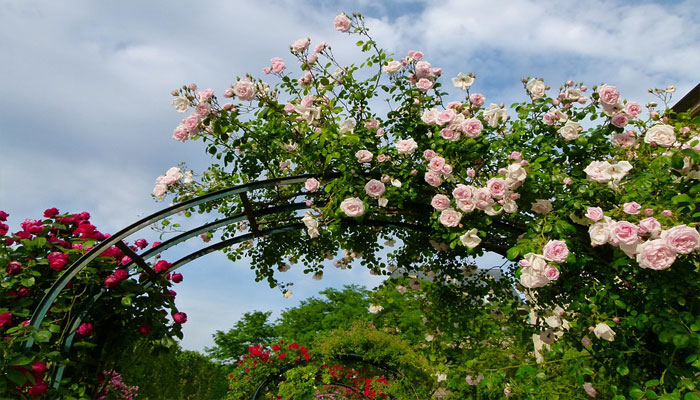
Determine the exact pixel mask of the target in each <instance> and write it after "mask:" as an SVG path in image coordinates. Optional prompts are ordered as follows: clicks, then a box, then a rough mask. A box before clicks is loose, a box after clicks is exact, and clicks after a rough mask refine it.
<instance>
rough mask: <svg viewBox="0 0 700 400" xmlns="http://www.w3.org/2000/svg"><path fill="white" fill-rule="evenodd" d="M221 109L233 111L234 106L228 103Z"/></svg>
mask: <svg viewBox="0 0 700 400" xmlns="http://www.w3.org/2000/svg"><path fill="white" fill-rule="evenodd" d="M221 108H223V109H224V110H225V111H231V110H232V109H233V104H231V103H226V104H224V105H223V107H221Z"/></svg>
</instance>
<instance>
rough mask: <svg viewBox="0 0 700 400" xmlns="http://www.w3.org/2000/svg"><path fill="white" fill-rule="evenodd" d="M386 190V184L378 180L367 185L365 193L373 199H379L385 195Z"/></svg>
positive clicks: (373, 180)
mask: <svg viewBox="0 0 700 400" xmlns="http://www.w3.org/2000/svg"><path fill="white" fill-rule="evenodd" d="M385 190H386V188H385V187H384V184H383V183H381V182H380V181H378V180H376V179H372V180H370V181H369V182H367V184H366V185H365V192H366V193H367V194H368V195H369V196H371V197H379V196H381V195H382V194H384V191H385Z"/></svg>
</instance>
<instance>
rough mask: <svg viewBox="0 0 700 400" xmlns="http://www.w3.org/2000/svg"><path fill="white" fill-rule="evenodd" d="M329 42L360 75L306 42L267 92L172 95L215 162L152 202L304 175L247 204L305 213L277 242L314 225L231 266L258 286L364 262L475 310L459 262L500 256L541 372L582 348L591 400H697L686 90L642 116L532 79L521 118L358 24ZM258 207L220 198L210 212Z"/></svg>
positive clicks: (520, 387) (464, 76)
mask: <svg viewBox="0 0 700 400" xmlns="http://www.w3.org/2000/svg"><path fill="white" fill-rule="evenodd" d="M348 21H349V23H348ZM334 25H335V27H336V29H337V30H338V31H340V32H343V33H347V34H350V35H356V36H357V38H358V40H357V45H358V47H359V48H360V50H361V51H362V53H364V54H366V58H364V59H363V60H360V61H358V62H356V63H350V64H346V63H345V62H343V61H341V60H339V59H337V58H336V57H335V56H334V54H333V52H332V44H330V43H329V42H319V43H318V44H317V45H315V46H314V44H313V43H314V42H313V41H311V40H310V39H308V38H303V39H299V40H297V41H293V42H292V43H291V47H290V56H289V57H287V59H286V60H285V59H284V58H283V57H275V58H273V59H272V61H271V63H272V64H271V66H264V67H262V68H263V72H264V73H265V76H264V77H263V78H258V77H256V76H255V75H254V74H246V75H245V76H241V77H238V78H237V79H235V80H234V81H233V82H232V83H231V85H230V88H226V89H224V91H223V96H222V97H217V96H216V94H215V92H214V91H213V90H212V89H204V90H200V89H199V88H198V87H197V85H195V84H190V85H185V86H182V87H181V88H179V89H177V90H174V91H173V92H172V94H173V97H174V100H173V105H174V106H175V108H176V110H177V111H179V112H183V113H187V112H189V113H190V114H189V115H188V116H186V117H185V118H184V119H183V120H182V123H181V124H180V125H178V126H177V127H176V128H175V131H174V133H173V137H174V138H175V139H176V140H179V141H182V142H187V141H199V142H201V143H202V144H203V145H204V148H205V150H206V151H207V152H208V153H209V154H211V155H212V157H214V158H215V159H216V161H215V162H214V163H213V164H212V165H211V167H209V168H208V169H207V170H206V171H202V172H201V173H199V174H197V175H195V174H194V172H193V171H186V170H185V169H184V166H183V167H180V169H179V171H178V170H172V169H171V170H172V171H173V172H170V171H169V172H168V173H167V174H166V175H164V176H162V177H159V178H158V179H157V180H156V187H155V189H154V195H155V196H156V197H159V198H161V197H164V196H166V195H172V199H173V202H175V203H177V202H181V201H184V200H187V199H190V198H193V197H195V196H197V195H201V194H204V193H207V192H210V191H214V190H217V189H221V188H224V187H228V186H233V185H238V184H243V183H247V182H251V181H255V180H258V179H261V178H265V179H275V178H284V177H292V176H299V175H301V176H302V177H301V178H299V180H297V181H296V182H298V183H291V184H285V185H283V186H280V187H276V188H274V189H259V190H256V191H254V192H252V193H251V205H252V206H254V207H261V208H264V207H269V206H270V205H271V204H275V205H282V204H292V203H295V202H297V201H300V203H298V204H301V205H305V206H307V207H308V208H309V211H310V213H307V214H305V215H306V216H304V218H306V219H305V220H304V222H303V223H301V222H298V225H295V226H298V227H300V229H296V230H290V231H287V232H285V233H282V234H279V235H274V236H272V235H270V236H267V235H266V232H271V231H272V230H273V229H275V228H280V227H284V226H288V225H289V224H290V223H294V222H295V221H297V220H298V219H301V218H302V215H304V214H301V215H300V214H297V213H296V211H283V212H280V213H277V214H274V215H265V216H262V217H260V218H258V219H257V220H256V221H255V222H254V223H255V224H256V227H255V228H257V229H259V230H260V232H261V233H260V234H259V235H258V236H257V238H255V239H254V240H253V241H251V242H246V244H245V245H244V246H239V247H236V248H229V249H228V253H229V256H230V258H231V259H233V260H237V259H240V258H241V257H243V256H248V257H251V258H252V260H253V265H254V268H255V269H256V272H257V279H259V280H262V279H267V280H268V282H269V283H270V285H271V286H276V285H279V286H280V287H281V289H282V291H283V292H284V293H287V294H291V290H289V286H290V283H287V282H283V278H281V276H282V275H280V274H281V273H283V271H286V270H288V269H289V268H288V267H289V264H294V263H302V264H303V265H305V272H307V273H312V274H314V276H322V275H319V273H320V272H321V271H322V270H323V268H325V266H326V265H327V264H331V263H329V262H328V261H333V262H332V264H333V265H335V266H336V267H338V268H348V267H350V266H351V264H352V263H354V262H356V260H359V263H360V264H362V265H363V266H366V267H367V268H368V269H369V270H370V272H372V273H383V274H392V273H397V272H396V271H397V267H400V268H401V269H400V270H398V271H399V272H401V273H403V274H406V275H412V276H414V277H416V276H419V275H420V276H427V277H429V278H431V279H435V280H439V281H444V280H450V281H452V280H455V281H458V282H459V283H460V284H461V286H460V289H459V290H460V291H463V292H466V293H469V292H470V291H471V290H470V289H473V287H474V285H479V284H482V283H479V282H476V281H474V280H473V279H468V275H469V274H468V273H465V270H464V266H465V263H466V262H467V261H469V260H470V259H474V258H476V257H479V256H481V255H483V254H485V253H486V252H493V253H497V254H500V255H502V256H503V257H506V258H507V259H508V260H510V261H512V263H510V264H508V265H506V266H504V273H506V274H513V276H514V277H515V278H516V279H517V280H518V281H519V284H518V286H517V288H516V289H517V290H518V291H519V296H520V295H524V297H525V299H526V300H525V302H524V304H523V305H522V307H523V308H524V309H527V310H529V314H530V318H529V320H530V322H531V323H532V324H533V326H535V327H536V329H540V330H541V331H542V332H545V334H544V336H543V337H544V338H545V340H546V341H544V342H543V341H542V340H540V339H533V346H534V350H535V352H536V353H537V354H538V357H537V359H538V360H541V361H543V360H545V359H546V357H545V356H547V354H548V353H547V352H548V351H550V352H551V354H550V355H549V356H551V357H555V358H556V357H559V358H562V359H563V358H565V356H566V354H568V353H567V352H570V351H577V352H578V351H582V352H585V355H584V356H585V357H587V358H588V357H590V358H591V359H592V360H593V364H591V365H592V366H594V367H595V371H596V374H595V375H594V374H593V370H592V369H591V368H590V367H586V368H583V367H580V368H573V369H571V370H569V371H567V372H566V373H567V374H569V376H570V377H571V380H572V381H576V382H579V384H580V385H583V384H584V383H585V384H586V386H585V390H584V386H580V390H581V393H588V394H589V395H590V393H595V390H599V391H600V390H601V388H600V387H599V386H596V382H592V381H593V380H595V379H598V380H599V381H601V382H603V381H604V382H606V385H608V386H610V385H611V386H610V388H609V390H610V392H609V393H608V394H609V395H610V396H611V397H615V398H623V397H624V396H632V397H633V398H641V396H649V397H653V396H657V395H659V394H663V393H666V394H668V395H670V396H675V397H673V398H678V397H680V396H683V395H685V396H686V397H687V396H691V397H690V398H696V397H692V396H696V395H697V391H696V389H695V387H696V386H695V385H696V384H697V378H696V374H697V372H698V367H700V361H698V360H697V354H698V351H699V350H700V336H698V334H697V332H698V331H700V311H699V310H700V308H699V306H700V304H699V303H698V301H699V300H698V299H699V298H700V296H698V295H699V294H700V280H698V275H697V274H698V260H699V258H698V249H699V244H700V240H699V235H698V230H697V229H698V222H697V221H698V220H699V218H700V211H699V210H698V208H697V207H698V201H699V199H700V183H698V179H700V154H699V153H698V151H699V150H700V132H699V131H698V122H700V121H698V118H695V119H692V120H691V119H690V117H689V116H688V115H686V114H675V113H674V112H673V111H671V110H670V109H668V108H667V106H668V102H669V100H670V96H671V95H672V92H673V91H674V90H675V88H674V87H672V86H669V87H668V88H666V89H657V90H651V91H650V92H651V93H652V95H655V96H656V97H657V98H658V100H656V101H649V102H646V103H645V100H642V99H634V101H631V100H625V98H624V93H620V91H619V90H618V89H617V88H616V87H615V86H614V82H606V83H598V84H594V85H592V86H588V85H586V84H584V83H580V82H575V81H573V80H569V81H567V82H564V83H563V84H561V85H558V84H553V83H547V82H545V80H544V78H541V77H526V78H523V79H522V85H523V89H524V92H525V93H524V96H523V101H522V102H518V103H515V104H513V105H511V106H510V107H506V106H505V105H504V104H502V103H500V102H499V101H498V100H497V99H491V98H489V97H488V95H485V94H483V93H480V89H479V86H480V82H479V80H478V78H477V77H476V76H475V75H474V74H473V73H463V72H461V73H459V74H458V75H457V76H456V77H454V78H452V79H449V77H448V79H447V80H446V82H447V84H446V85H445V86H443V84H444V83H443V82H445V79H444V78H443V77H442V75H443V70H442V68H440V67H439V66H436V65H437V63H436V65H433V63H434V62H435V61H433V60H429V55H426V54H423V53H422V52H420V51H415V50H412V51H410V52H408V54H405V55H393V54H390V53H388V52H387V51H385V50H383V49H381V48H380V47H378V45H377V43H376V42H375V41H374V40H373V39H372V37H371V36H370V34H369V31H368V29H367V27H366V25H365V20H364V19H363V18H362V17H361V16H360V15H356V14H354V15H352V16H350V15H345V14H341V15H339V16H338V17H337V18H336V20H335V21H334ZM292 62H294V63H295V64H298V65H299V67H300V68H299V69H295V68H292V67H291V64H292ZM465 67H468V66H465ZM447 89H449V91H448V90H447ZM384 100H385V101H384ZM224 101H225V102H224ZM659 102H662V103H663V105H659ZM642 104H645V106H642ZM185 175H187V176H185ZM195 177H196V178H195ZM173 178H178V179H173ZM244 207H245V205H244V204H243V202H242V201H241V200H240V199H238V198H226V199H221V200H218V201H215V202H212V203H211V204H208V205H206V206H203V207H201V208H200V210H199V211H200V212H209V211H212V210H216V211H217V212H219V213H221V214H223V215H224V216H233V215H237V214H244ZM302 227H306V228H307V229H301V228H302ZM238 228H239V227H236V226H229V227H228V228H225V229H224V230H223V231H222V233H221V235H222V237H223V238H224V239H226V238H231V237H234V236H235V235H237V234H238V233H239V232H238V230H239V229H238ZM246 229H248V227H244V229H243V230H244V231H245V230H246ZM398 241H400V242H398ZM381 243H385V244H384V245H382V244H381ZM387 243H391V245H389V244H387ZM396 243H403V245H401V246H394V244H396ZM392 246H394V247H393V248H392ZM385 250H387V251H389V256H388V257H387V258H386V259H385V258H383V257H382V256H381V254H383V253H384V252H385ZM341 255H342V256H341ZM327 259H328V261H326V260H327ZM276 270H277V271H279V273H278V272H276ZM680 282H682V284H679V283H680ZM416 284H417V285H418V284H419V283H416ZM557 307H558V308H557ZM554 309H562V310H563V312H565V313H566V315H567V318H566V320H567V324H566V326H565V327H561V328H557V329H560V331H558V332H559V333H557V334H556V336H554V335H553V333H551V332H549V331H546V329H549V328H548V327H547V325H546V324H547V323H546V320H547V317H546V314H547V312H548V311H547V310H554ZM522 319H523V323H524V320H525V317H524V316H523V318H522ZM591 333H595V335H593V337H595V339H596V340H594V341H591V339H590V337H591ZM536 336H537V337H538V338H539V337H540V335H536ZM554 337H556V339H557V340H556V342H555V341H553V339H552V338H554ZM584 338H585V339H586V340H583V339H584ZM582 341H583V342H586V343H587V342H589V341H590V342H591V345H583V344H582V343H583V342H582ZM548 342H549V343H548ZM545 345H546V346H545ZM510 370H511V369H510V368H509V369H507V371H510ZM471 376H472V378H473V379H476V378H474V376H475V375H473V374H472V375H471ZM504 376H505V378H507V379H506V383H507V386H505V388H501V389H499V390H500V391H501V392H502V393H503V392H507V393H508V394H510V395H512V396H515V397H518V396H519V395H521V394H523V395H524V394H525V393H530V392H528V390H529V389H528V388H527V387H526V386H524V383H523V382H524V380H523V379H522V376H518V375H507V374H506V375H504ZM472 381H473V380H472ZM484 382H489V379H488V378H486V379H485V380H484ZM609 382H613V383H612V384H609ZM484 385H486V386H488V384H484ZM506 389H507V390H506ZM606 390H607V389H606ZM640 393H641V395H640Z"/></svg>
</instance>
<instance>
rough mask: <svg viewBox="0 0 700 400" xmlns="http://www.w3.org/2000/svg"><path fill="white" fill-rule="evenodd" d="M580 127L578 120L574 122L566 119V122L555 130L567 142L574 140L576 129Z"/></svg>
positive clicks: (576, 136)
mask: <svg viewBox="0 0 700 400" xmlns="http://www.w3.org/2000/svg"><path fill="white" fill-rule="evenodd" d="M580 127H581V124H579V123H578V122H574V121H572V120H568V121H566V124H564V126H562V127H561V128H559V130H558V131H557V132H559V134H560V135H561V137H563V138H564V140H566V141H567V142H570V141H572V140H576V138H578V130H579V128H580Z"/></svg>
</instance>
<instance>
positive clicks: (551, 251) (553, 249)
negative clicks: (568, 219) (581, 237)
mask: <svg viewBox="0 0 700 400" xmlns="http://www.w3.org/2000/svg"><path fill="white" fill-rule="evenodd" d="M542 255H543V256H544V258H545V259H546V260H548V261H554V262H556V263H560V264H561V263H563V262H566V258H567V257H569V248H568V247H566V243H565V242H563V241H561V240H550V241H549V242H547V244H546V245H545V246H544V247H543V248H542Z"/></svg>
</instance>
